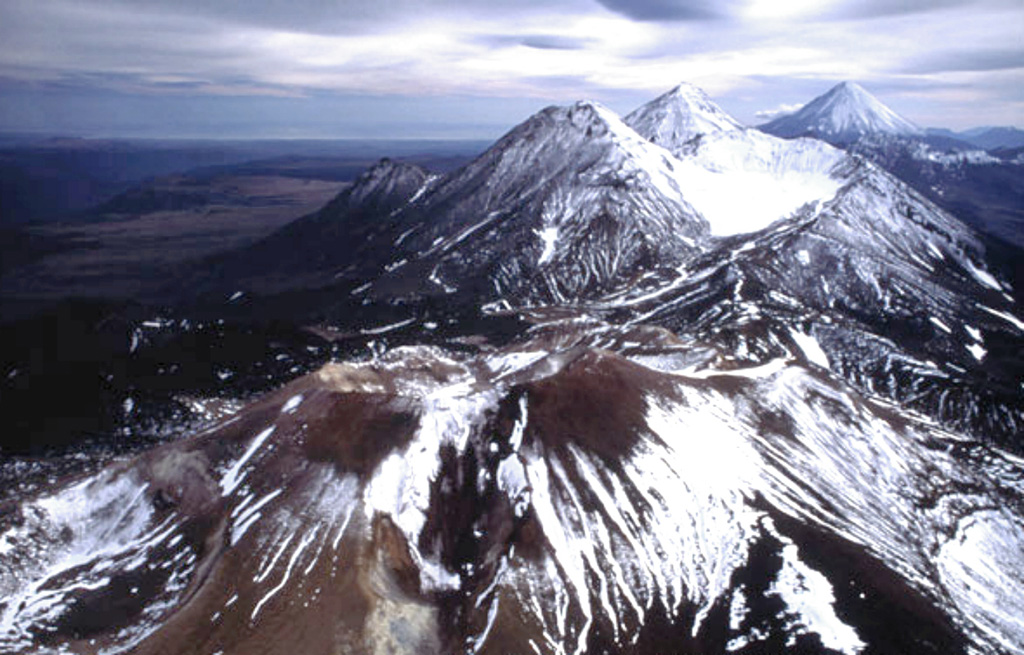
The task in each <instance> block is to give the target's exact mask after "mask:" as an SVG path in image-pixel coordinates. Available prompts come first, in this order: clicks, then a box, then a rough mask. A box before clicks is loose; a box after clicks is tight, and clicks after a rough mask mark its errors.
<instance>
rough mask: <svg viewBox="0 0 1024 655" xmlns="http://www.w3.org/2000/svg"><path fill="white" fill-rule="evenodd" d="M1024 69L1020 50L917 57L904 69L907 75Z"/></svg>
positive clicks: (986, 50)
mask: <svg viewBox="0 0 1024 655" xmlns="http://www.w3.org/2000/svg"><path fill="white" fill-rule="evenodd" d="M1017 68H1024V50H1022V49H1020V48H1005V49H992V50H989V49H985V50H954V51H948V52H938V53H934V54H928V55H924V56H920V57H916V58H915V59H913V60H911V62H910V63H909V64H908V65H907V66H906V67H905V68H904V69H903V72H905V73H912V74H933V73H948V72H983V71H1001V70H1013V69H1017Z"/></svg>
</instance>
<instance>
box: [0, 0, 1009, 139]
mask: <svg viewBox="0 0 1024 655" xmlns="http://www.w3.org/2000/svg"><path fill="white" fill-rule="evenodd" d="M848 79H849V80H856V81H858V82H860V83H861V84H862V85H864V86H865V87H866V88H867V89H868V90H869V91H871V92H872V93H874V94H875V95H876V96H878V97H879V98H880V99H881V100H882V101H883V102H885V103H886V104H888V105H889V106H890V107H892V108H893V109H895V110H896V111H898V112H900V113H901V114H903V115H904V116H906V117H908V118H910V119H911V120H913V121H915V122H917V123H918V124H921V125H925V126H943V127H951V128H956V129H962V128H967V127H973V126H978V125H1018V126H1021V127H1024V0H982V1H977V2H969V1H965V0H822V1H815V0H717V1H716V0H488V1H482V0H481V1H477V0H0V131H45V132H61V133H72V134H80V135H88V136H195V137H209V136H224V137H257V136H265V137H446V138H447V137H462V138H491V137H496V136H498V135H499V134H501V133H502V132H504V131H505V130H506V129H507V128H509V127H510V126H512V125H513V124H515V123H517V122H519V121H520V120H522V119H524V118H525V117H526V116H528V115H529V114H530V113H532V112H533V111H536V110H537V109H539V108H541V107H544V106H546V105H549V104H555V103H567V102H571V101H573V100H576V99H580V98H589V99H596V100H599V101H602V102H604V103H605V104H608V105H609V106H611V107H612V108H613V109H615V110H617V111H620V112H623V113H624V112H626V111H629V110H630V109H632V108H633V107H635V106H636V105H638V104H640V103H642V102H643V101H645V100H647V99H649V98H651V97H653V96H655V95H657V94H659V93H661V92H663V91H665V90H667V89H668V88H670V87H672V86H674V85H675V84H676V83H677V82H679V81H684V80H685V81H688V82H691V83H693V84H696V85H698V86H701V87H703V88H704V89H705V90H706V91H707V92H708V93H709V94H710V95H711V96H712V97H713V98H715V99H716V100H717V101H718V102H719V104H721V105H722V106H723V107H724V108H725V109H726V110H727V111H729V112H730V113H732V114H733V115H734V116H736V117H737V118H738V119H739V120H741V121H743V122H746V123H750V124H756V123H759V122H763V121H764V120H766V119H767V118H768V117H771V116H772V115H773V114H775V113H777V112H780V111H785V110H787V109H792V108H795V107H798V106H799V105H801V104H803V103H805V102H807V101H808V100H810V99H811V98H812V97H814V96H815V95H818V94H820V93H823V92H824V91H826V90H827V89H828V88H829V87H830V86H832V85H833V84H835V83H837V82H839V81H842V80H848Z"/></svg>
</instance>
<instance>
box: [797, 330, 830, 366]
mask: <svg viewBox="0 0 1024 655" xmlns="http://www.w3.org/2000/svg"><path fill="white" fill-rule="evenodd" d="M790 334H791V335H792V336H793V341H795V342H796V345H797V346H799V347H800V350H802V351H803V353H804V356H805V357H806V358H807V359H808V361H810V362H811V363H812V364H817V365H818V366H820V367H822V368H831V367H830V366H829V363H828V355H826V354H825V351H824V350H822V349H821V345H820V344H818V340H817V339H815V338H814V337H812V336H811V335H809V334H805V333H803V332H800V331H799V330H790Z"/></svg>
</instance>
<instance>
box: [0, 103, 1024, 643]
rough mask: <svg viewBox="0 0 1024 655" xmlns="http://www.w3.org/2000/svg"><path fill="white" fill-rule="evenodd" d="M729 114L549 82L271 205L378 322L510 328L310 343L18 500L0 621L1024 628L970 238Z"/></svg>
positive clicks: (63, 624) (1004, 385) (895, 639)
mask: <svg viewBox="0 0 1024 655" xmlns="http://www.w3.org/2000/svg"><path fill="white" fill-rule="evenodd" d="M709 106H710V107H711V108H710V109H709ZM719 112H720V110H717V109H716V108H714V107H713V105H711V104H710V101H709V100H707V99H706V97H704V96H703V95H702V94H700V93H699V92H698V91H696V90H694V89H692V88H689V87H681V88H680V89H677V90H675V91H674V92H672V93H670V94H667V95H666V96H663V97H662V98H659V99H658V100H656V101H654V103H652V104H651V105H649V106H647V107H645V108H642V109H641V110H638V111H637V112H634V114H631V115H630V116H629V117H627V119H626V121H625V122H623V121H621V120H619V119H618V118H617V117H615V116H614V115H613V114H611V112H609V111H608V110H607V109H605V108H602V107H600V106H599V105H596V104H594V103H580V104H577V105H575V106H573V107H570V108H551V109H548V110H545V111H544V112H541V113H540V114H538V115H537V116H535V117H533V118H531V119H530V120H529V121H527V122H526V123H524V124H523V125H521V126H519V127H518V128H516V129H515V130H513V131H512V132H510V133H509V135H507V136H506V137H505V138H503V139H502V140H501V141H499V142H498V144H496V145H495V147H494V148H492V149H491V150H489V151H488V152H487V153H485V154H484V155H483V156H481V158H479V159H478V160H476V161H475V162H473V163H471V164H469V165H468V166H466V167H464V168H463V169H461V170H459V171H456V172H454V173H452V174H450V175H448V176H445V177H441V178H430V177H429V176H427V175H426V173H424V172H422V171H417V170H416V169H410V168H408V167H405V166H402V165H399V164H395V163H389V162H386V163H383V164H381V165H380V166H378V167H377V168H375V169H374V170H372V171H370V172H368V174H367V175H366V176H365V177H364V178H363V179H361V180H360V181H359V182H358V183H357V184H356V185H354V186H353V188H352V189H350V190H349V191H348V192H347V193H346V194H345V195H343V196H342V197H339V200H338V201H336V205H335V207H334V208H333V209H332V210H331V211H327V210H326V209H325V210H324V211H323V212H321V213H320V214H318V215H317V216H316V217H311V218H309V219H304V220H303V221H302V222H300V223H296V224H295V226H293V227H292V228H291V229H293V230H294V232H292V233H291V234H293V235H294V234H299V235H300V236H299V237H298V238H296V240H293V241H289V242H288V243H289V244H290V246H289V247H291V248H295V247H296V244H303V243H307V242H309V241H310V240H313V239H315V237H316V235H317V234H320V233H321V232H320V229H321V228H323V229H329V230H336V232H334V234H338V235H339V236H338V239H342V238H347V237H346V236H345V235H351V234H359V235H361V238H362V241H360V242H357V243H355V244H354V246H353V247H352V248H351V249H349V250H348V251H347V253H348V254H347V255H345V254H335V255H332V257H333V258H331V259H330V260H328V261H326V264H325V267H326V268H318V267H317V266H316V265H310V266H309V268H307V269H304V270H306V271H307V272H309V273H310V275H311V276H313V277H311V279H314V278H315V276H317V275H321V274H323V273H325V272H329V273H330V279H331V280H332V284H335V285H337V286H335V287H331V288H334V289H335V290H336V291H337V292H338V293H340V294H342V295H343V296H344V297H345V298H348V299H350V303H351V304H350V305H349V306H348V309H349V311H351V312H352V320H357V321H367V320H368V319H373V318H374V317H377V319H378V320H380V316H381V314H380V313H379V312H380V311H381V309H382V306H386V308H387V312H388V314H387V316H388V319H387V322H383V321H382V322H380V323H372V322H369V323H366V322H364V323H362V325H363V327H364V329H365V330H366V333H367V336H368V338H370V337H372V338H373V339H374V340H384V339H394V340H396V341H397V340H401V339H407V338H408V335H410V334H416V333H418V331H419V330H423V329H427V330H432V329H434V328H436V327H437V326H436V324H435V321H437V320H438V319H439V318H440V317H443V316H452V315H458V312H460V311H463V308H465V307H477V308H479V307H481V306H482V305H483V306H486V307H487V308H488V311H491V312H500V311H505V312H511V313H517V314H519V315H521V316H524V317H525V318H527V319H528V320H529V321H530V322H531V323H532V324H533V325H534V327H532V328H530V329H528V330H526V331H525V332H523V333H522V334H520V335H519V336H518V338H516V339H514V340H513V343H512V344H510V345H505V346H501V347H495V346H492V345H489V344H488V341H487V337H488V336H490V335H488V334H486V333H484V334H481V335H479V336H480V338H478V339H474V340H461V341H460V342H458V343H445V342H443V341H441V342H439V344H438V345H437V346H434V347H426V346H409V347H398V348H391V349H387V350H384V351H381V350H380V349H378V350H376V353H377V354H376V355H375V357H374V358H372V359H369V360H364V361H348V362H343V363H336V364H331V365H328V366H327V367H325V368H323V369H322V370H320V371H319V372H317V373H315V374H312V375H309V376H305V377H302V378H300V379H298V380H296V381H294V382H292V383H290V384H289V385H288V386H286V387H285V388H283V389H281V390H280V391H279V392H277V393H274V394H270V395H268V396H267V397H265V398H264V399H262V400H260V401H258V402H256V403H254V404H253V405H251V406H249V407H248V408H246V409H245V410H243V411H242V412H241V413H239V414H238V415H237V416H236V417H235V418H233V419H231V420H229V421H228V422H226V423H225V424H223V425H220V426H216V427H214V428H212V429H210V430H209V431H207V432H205V433H202V434H198V435H194V436H191V437H189V438H187V439H183V440H181V441H179V442H176V443H172V444H168V445H166V446H163V447H161V448H159V449H155V450H153V451H151V452H149V453H146V454H144V455H142V456H139V457H136V458H133V459H130V460H126V461H123V462H121V463H119V464H116V465H114V466H112V467H109V468H108V469H106V470H105V471H103V472H102V473H100V474H98V475H95V476H91V477H87V478H85V479H83V480H79V481H73V482H71V483H68V484H67V485H65V486H57V487H55V488H54V489H52V490H50V491H48V492H45V493H43V494H41V495H40V496H39V497H37V498H34V499H24V500H23V501H22V502H20V503H17V504H12V505H10V506H9V507H7V508H6V510H5V512H4V513H3V514H0V554H2V555H3V558H2V560H0V599H2V600H0V650H4V649H6V650H12V651H15V652H18V651H24V652H37V653H48V652H60V651H61V650H62V649H63V650H71V651H72V652H86V653H93V652H108V653H112V652H128V651H131V652H134V653H150V652H152V653H192V652H196V653H207V652H213V653H216V652H221V653H224V654H227V653H251V652H272V653H278V652H296V651H300V652H306V653H333V652H339V651H340V652H352V653H387V652H398V653H430V652H435V653H451V652H471V653H506V652H540V653H584V652H587V653H600V652H615V653H619V652H621V653H660V652H665V650H666V648H670V649H672V650H673V651H674V652H739V653H760V652H784V651H794V652H815V653H834V652H844V653H891V652H915V653H916V652H922V653H929V652H933V653H956V652H981V653H1001V652H1006V651H1010V652H1014V651H1019V650H1021V649H1024V624H1022V622H1021V619H1020V617H1021V616H1024V611H1022V610H1024V607H1021V598H1024V593H1022V591H1024V589H1022V587H1024V579H1022V578H1021V576H1020V573H1019V571H1021V570H1024V566H1022V564H1024V546H1022V544H1024V504H1022V501H1024V495H1022V491H1024V490H1022V484H1024V460H1022V459H1021V457H1020V453H1021V447H1020V442H1019V432H1020V425H1021V413H1020V412H1021V409H1020V407H1021V395H1022V391H1021V389H1020V386H1019V384H1020V379H1021V370H1022V367H1021V362H1020V353H1021V347H1020V346H1021V339H1022V334H1024V325H1022V324H1021V323H1020V320H1019V318H1017V313H1016V312H1017V310H1016V307H1015V306H1014V305H1013V302H1012V298H1010V297H1009V296H1008V295H1007V294H1006V291H1007V289H1006V288H1005V287H1004V285H1003V284H1002V283H1001V282H1000V281H999V280H998V279H996V278H995V277H993V276H992V274H991V273H990V272H989V270H988V269H987V267H986V264H985V251H984V247H983V245H982V243H981V242H980V241H978V239H977V238H976V237H975V236H974V235H973V233H972V232H971V231H970V230H968V229H966V228H965V227H964V226H963V225H962V224H960V223H958V222H957V221H955V220H954V219H952V218H951V217H950V216H948V215H947V214H944V213H943V212H942V211H941V210H939V209H938V208H936V207H934V206H933V205H931V204H930V203H929V202H928V201H926V200H924V199H923V198H921V196H919V195H918V194H916V193H915V192H913V191H912V190H910V189H909V188H907V187H906V186H904V185H902V184H900V183H899V182H897V181H896V180H894V179H893V178H892V177H891V176H889V175H888V174H886V173H884V172H883V171H881V170H880V169H878V168H877V167H875V166H873V165H872V164H870V163H868V162H865V161H864V160H862V159H860V158H857V157H854V156H849V155H847V154H845V153H843V152H842V151H839V150H835V149H833V148H831V147H830V146H828V145H826V144H823V143H820V142H817V141H813V140H798V141H794V142H789V141H783V140H779V139H775V138H773V137H770V136H767V135H763V134H760V133H758V132H755V131H752V130H747V129H744V128H742V127H741V126H739V125H738V124H735V122H734V121H728V120H721V119H720V116H719ZM630 125H632V127H630ZM709 125H710V126H711V127H710V128H709V127H707V126H709ZM695 126H696V127H695ZM634 128H635V129H634ZM648 139H656V140H657V141H658V143H651V142H650V141H649V140H648ZM801 181H802V183H801ZM730 184H732V185H734V187H735V188H733V187H731V186H730ZM716 185H718V186H716ZM773 185H779V186H781V187H783V188H796V189H798V191H799V193H798V195H797V196H796V197H795V198H790V201H789V204H788V205H787V204H784V203H782V201H781V199H772V202H767V201H766V202H763V203H754V202H747V203H736V202H734V199H732V198H726V199H725V200H726V201H723V200H722V191H723V190H729V189H731V188H732V190H733V191H734V192H735V191H737V190H741V189H751V188H753V189H758V190H762V189H766V190H768V191H767V192H769V193H770V192H771V189H772V188H773ZM378 190H379V191H380V193H379V194H378V193H377V191H378ZM751 195H752V196H754V197H760V195H758V194H755V193H751ZM360 198H371V199H372V200H371V201H370V202H364V201H362V200H360ZM374 205H376V206H374ZM503 208H507V209H503ZM748 208H749V210H750V211H751V212H752V213H753V215H751V214H748V213H746V211H747V209H748ZM494 212H498V213H496V214H493V215H492V213H494ZM731 219H735V221H734V220H731ZM318 221H319V222H320V223H321V224H322V225H319V226H318V225H317V222H318ZM282 234H286V233H282ZM279 237H280V235H278V236H277V237H274V238H279ZM274 243H275V241H274V239H270V240H268V241H266V242H264V243H263V244H259V245H258V248H264V249H266V250H265V252H266V253H268V254H272V253H273V252H274V247H273V246H274ZM332 243H333V244H334V245H335V246H336V245H337V241H334V242H330V241H328V240H324V245H323V246H322V250H321V251H322V252H324V253H329V252H331V245H332ZM250 252H254V251H250ZM382 255H386V257H385V258H383V259H382V258H381V257H382ZM225 270H227V269H225ZM263 273H265V274H268V275H278V272H276V271H273V270H271V271H264V272H263ZM252 279H256V278H255V277H254V278H252ZM277 279H279V280H285V279H286V277H285V276H283V275H281V276H279V277H278V278H277ZM316 279H319V278H316ZM323 279H327V278H326V277H324V278H323ZM229 282H230V283H231V284H236V283H237V282H238V280H237V279H231V280H229ZM438 312H441V313H440V314H439V313H438ZM445 312H447V313H445ZM396 315H398V316H399V317H400V318H401V320H398V321H394V317H395V316H396ZM379 343H380V342H378V344H379Z"/></svg>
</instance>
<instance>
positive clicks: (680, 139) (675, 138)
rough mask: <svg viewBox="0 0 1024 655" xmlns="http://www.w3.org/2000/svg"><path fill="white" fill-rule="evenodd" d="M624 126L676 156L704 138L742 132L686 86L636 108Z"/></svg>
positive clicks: (627, 117)
mask: <svg viewBox="0 0 1024 655" xmlns="http://www.w3.org/2000/svg"><path fill="white" fill-rule="evenodd" d="M625 122H626V124H627V125H629V126H630V127H632V128H633V129H634V130H635V131H636V132H638V133H639V134H640V135H641V136H643V137H644V138H645V139H648V140H649V141H651V142H653V143H656V144H658V145H660V146H662V147H664V148H667V149H668V150H671V151H673V152H678V151H679V150H680V149H681V148H682V146H683V145H684V144H686V143H687V142H688V141H690V140H692V139H693V138H694V137H697V136H700V135H701V134H713V133H716V132H724V131H731V130H740V129H743V126H742V125H740V124H739V123H738V122H736V120H735V119H733V117H732V116H730V115H729V114H727V113H725V112H724V111H722V109H721V108H720V107H719V106H718V105H716V104H715V103H714V102H712V101H711V99H710V98H709V97H708V96H707V94H706V93H704V91H702V90H701V89H699V88H697V87H695V86H693V85H692V84H686V83H682V84H680V85H679V86H677V87H675V88H674V89H672V90H671V91H669V92H668V93H665V94H663V95H661V96H659V97H657V98H655V99H654V100H652V101H651V102H648V103H647V104H645V105H643V106H642V107H639V108H637V109H636V110H634V111H633V112H632V113H630V114H629V115H628V116H626V118H625Z"/></svg>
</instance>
